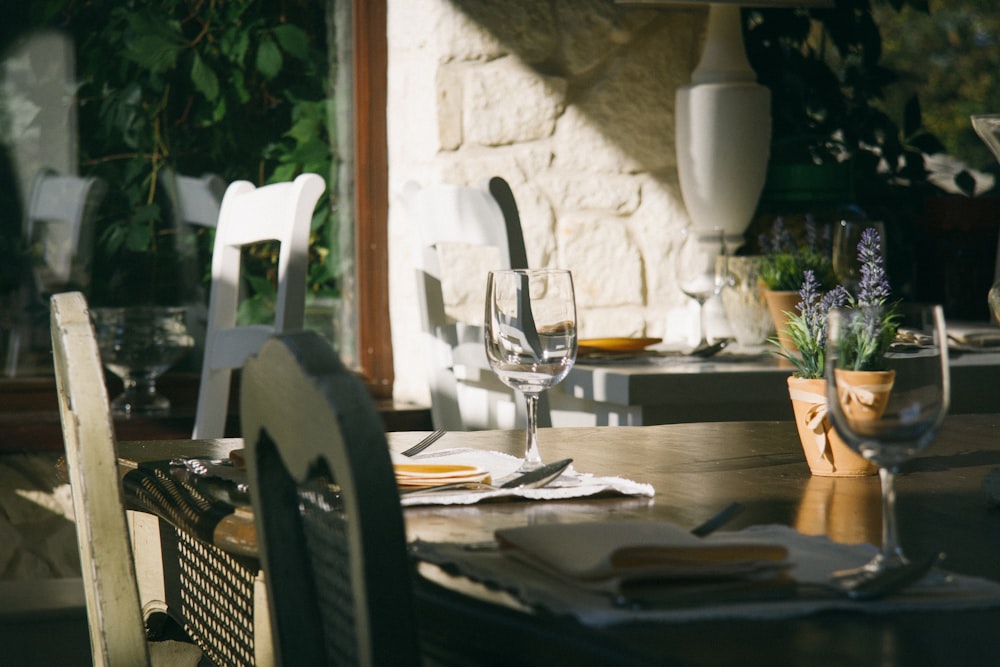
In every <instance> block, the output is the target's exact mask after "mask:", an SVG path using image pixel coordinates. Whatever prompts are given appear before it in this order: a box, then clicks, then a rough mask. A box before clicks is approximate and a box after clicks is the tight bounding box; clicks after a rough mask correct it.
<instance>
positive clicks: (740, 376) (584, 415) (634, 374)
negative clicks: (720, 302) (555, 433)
mask: <svg viewBox="0 0 1000 667" xmlns="http://www.w3.org/2000/svg"><path fill="white" fill-rule="evenodd" d="M792 370H793V369H792V367H791V366H790V365H788V364H787V362H784V361H783V360H781V359H778V358H777V357H775V356H773V355H768V354H761V355H756V356H738V355H731V356H724V355H720V356H718V357H715V358H713V359H707V360H690V361H685V360H681V359H676V358H668V359H665V360H662V362H659V363H657V362H646V363H642V362H632V363H600V364H589V363H587V361H586V359H581V360H580V361H579V362H578V363H577V364H576V365H575V366H574V367H573V369H572V370H571V371H570V372H569V375H568V376H567V377H566V379H565V380H564V381H563V382H561V383H559V384H558V385H556V386H555V387H554V388H552V389H551V390H549V398H550V405H551V407H552V410H553V413H552V423H553V425H555V426H643V425H651V424H674V423H681V422H702V421H707V422H715V421H742V420H786V419H791V418H792V406H791V402H790V401H789V399H788V385H787V384H786V382H785V380H786V378H787V377H788V375H789V374H791V372H792ZM951 375H952V377H951V380H952V409H951V412H952V414H971V413H990V412H998V411H1000V352H988V353H983V352H977V353H964V354H954V353H953V357H952V359H951Z"/></svg>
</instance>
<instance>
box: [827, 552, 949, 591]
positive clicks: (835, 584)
mask: <svg viewBox="0 0 1000 667" xmlns="http://www.w3.org/2000/svg"><path fill="white" fill-rule="evenodd" d="M944 557H945V556H944V554H943V553H937V554H932V555H930V556H926V557H924V558H918V559H916V560H911V561H910V562H908V563H906V564H904V565H900V566H898V567H891V568H889V569H887V570H883V571H882V572H878V573H876V574H872V575H871V576H861V577H858V578H856V579H847V580H845V581H842V582H841V581H837V580H836V579H834V580H832V581H831V582H830V583H829V584H828V585H827V588H829V589H830V590H832V591H833V592H835V593H839V594H840V595H843V596H845V597H847V598H849V599H851V600H877V599H879V598H883V597H886V596H887V595H890V594H892V593H895V592H897V591H901V590H903V589H904V588H906V587H907V586H909V585H910V584H912V583H914V582H916V581H918V580H919V579H920V578H921V577H923V576H924V574H926V573H927V571H928V570H930V569H931V567H933V566H934V565H935V564H936V563H939V562H941V561H942V560H944Z"/></svg>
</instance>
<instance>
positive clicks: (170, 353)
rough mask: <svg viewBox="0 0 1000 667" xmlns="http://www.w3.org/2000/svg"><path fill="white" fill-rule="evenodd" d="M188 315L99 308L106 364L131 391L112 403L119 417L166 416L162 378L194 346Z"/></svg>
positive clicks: (95, 314)
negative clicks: (159, 383)
mask: <svg viewBox="0 0 1000 667" xmlns="http://www.w3.org/2000/svg"><path fill="white" fill-rule="evenodd" d="M185 312H186V310H185V309H184V308H182V307H169V306H131V307H126V308H93V309H91V311H90V313H91V318H92V319H93V321H94V333H95V334H96V336H97V347H98V349H99V350H100V352H101V360H102V361H103V362H104V365H105V366H107V368H108V370H110V371H111V372H112V373H114V374H115V375H117V376H118V377H120V378H121V380H122V383H123V384H124V386H125V390H124V391H123V392H122V393H121V394H120V395H119V396H117V397H116V398H115V399H114V400H113V401H111V411H112V412H113V413H114V414H116V415H119V416H123V417H131V416H132V415H147V416H148V415H165V414H168V413H169V412H170V400H169V399H168V398H167V397H166V396H163V395H162V394H159V393H157V391H156V379H157V378H158V377H159V376H160V375H162V374H163V373H164V372H165V371H166V370H167V369H169V368H170V367H171V366H173V365H174V364H175V363H177V362H178V361H180V360H181V358H183V357H184V355H185V354H187V353H188V351H189V350H190V349H191V348H192V347H194V338H193V337H192V336H191V335H190V334H188V331H187V327H186V325H185V322H184V317H185Z"/></svg>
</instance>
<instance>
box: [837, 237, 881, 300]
mask: <svg viewBox="0 0 1000 667" xmlns="http://www.w3.org/2000/svg"><path fill="white" fill-rule="evenodd" d="M869 227H874V228H875V230H876V231H877V232H878V237H879V239H881V243H880V244H879V248H880V249H881V251H882V263H883V264H884V263H885V254H886V253H885V225H884V224H882V223H881V222H877V221H874V220H846V219H845V220H840V221H838V222H837V223H835V224H834V229H833V271H834V273H836V274H837V280H838V281H839V282H840V284H841V285H843V286H844V287H845V288H847V290H848V291H849V292H852V293H853V292H856V291H857V289H858V283H860V282H861V261H860V260H859V259H858V242H859V241H860V240H861V233H862V232H864V231H865V230H866V229H868V228H869Z"/></svg>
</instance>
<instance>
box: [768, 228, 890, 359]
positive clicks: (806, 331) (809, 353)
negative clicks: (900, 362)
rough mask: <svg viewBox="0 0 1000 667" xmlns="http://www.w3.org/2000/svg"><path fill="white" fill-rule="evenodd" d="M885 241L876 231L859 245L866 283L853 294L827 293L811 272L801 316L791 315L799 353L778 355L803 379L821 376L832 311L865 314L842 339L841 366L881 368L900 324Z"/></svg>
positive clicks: (839, 287)
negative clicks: (883, 248)
mask: <svg viewBox="0 0 1000 667" xmlns="http://www.w3.org/2000/svg"><path fill="white" fill-rule="evenodd" d="M881 242H882V239H881V237H880V236H879V233H878V231H876V230H875V229H867V230H865V231H864V232H863V233H862V235H861V240H860V242H859V243H858V259H859V260H860V264H861V282H860V284H859V286H858V293H857V294H851V293H850V292H848V291H847V290H846V289H845V288H844V287H843V286H842V285H836V286H834V287H833V288H832V289H830V290H829V291H827V292H825V293H823V292H822V288H821V285H820V283H819V281H818V280H817V279H816V275H815V274H814V272H813V271H811V270H808V269H807V270H806V271H805V273H804V279H803V281H802V287H801V289H800V290H799V297H800V298H801V301H800V302H799V304H798V305H797V306H796V307H795V308H796V310H797V311H798V312H797V313H786V314H787V315H788V325H787V328H786V330H785V331H786V333H787V334H788V336H789V338H790V339H791V340H792V341H793V342H794V343H795V345H796V346H797V347H798V351H797V352H792V351H790V350H788V349H786V348H785V347H784V346H782V345H781V343H780V342H778V340H777V339H772V342H773V343H774V344H775V345H777V346H778V351H777V352H776V354H777V355H778V356H780V357H783V358H785V359H787V360H789V361H790V362H791V363H792V364H793V365H794V366H795V369H796V375H798V376H800V377H802V378H807V379H809V378H811V379H815V378H822V377H823V365H824V361H825V359H824V358H825V353H824V350H825V347H826V336H827V330H828V327H827V324H828V321H829V314H830V309H832V308H841V307H847V308H851V309H854V310H857V311H859V312H860V313H861V316H860V317H857V318H854V320H853V322H854V324H853V328H852V330H851V331H850V332H849V333H848V335H846V336H844V337H843V338H842V342H841V345H840V348H839V353H840V356H841V359H842V360H843V364H842V366H841V367H843V368H850V369H853V370H881V369H882V368H883V367H884V359H885V353H886V351H887V350H888V349H889V345H890V344H891V343H892V341H893V340H894V339H895V337H896V329H897V328H898V326H899V317H900V315H899V312H898V304H897V303H895V302H890V300H889V299H890V297H891V295H892V290H891V288H890V286H889V280H888V276H887V275H886V271H885V266H884V263H883V260H882V253H881V252H880V247H881Z"/></svg>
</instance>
